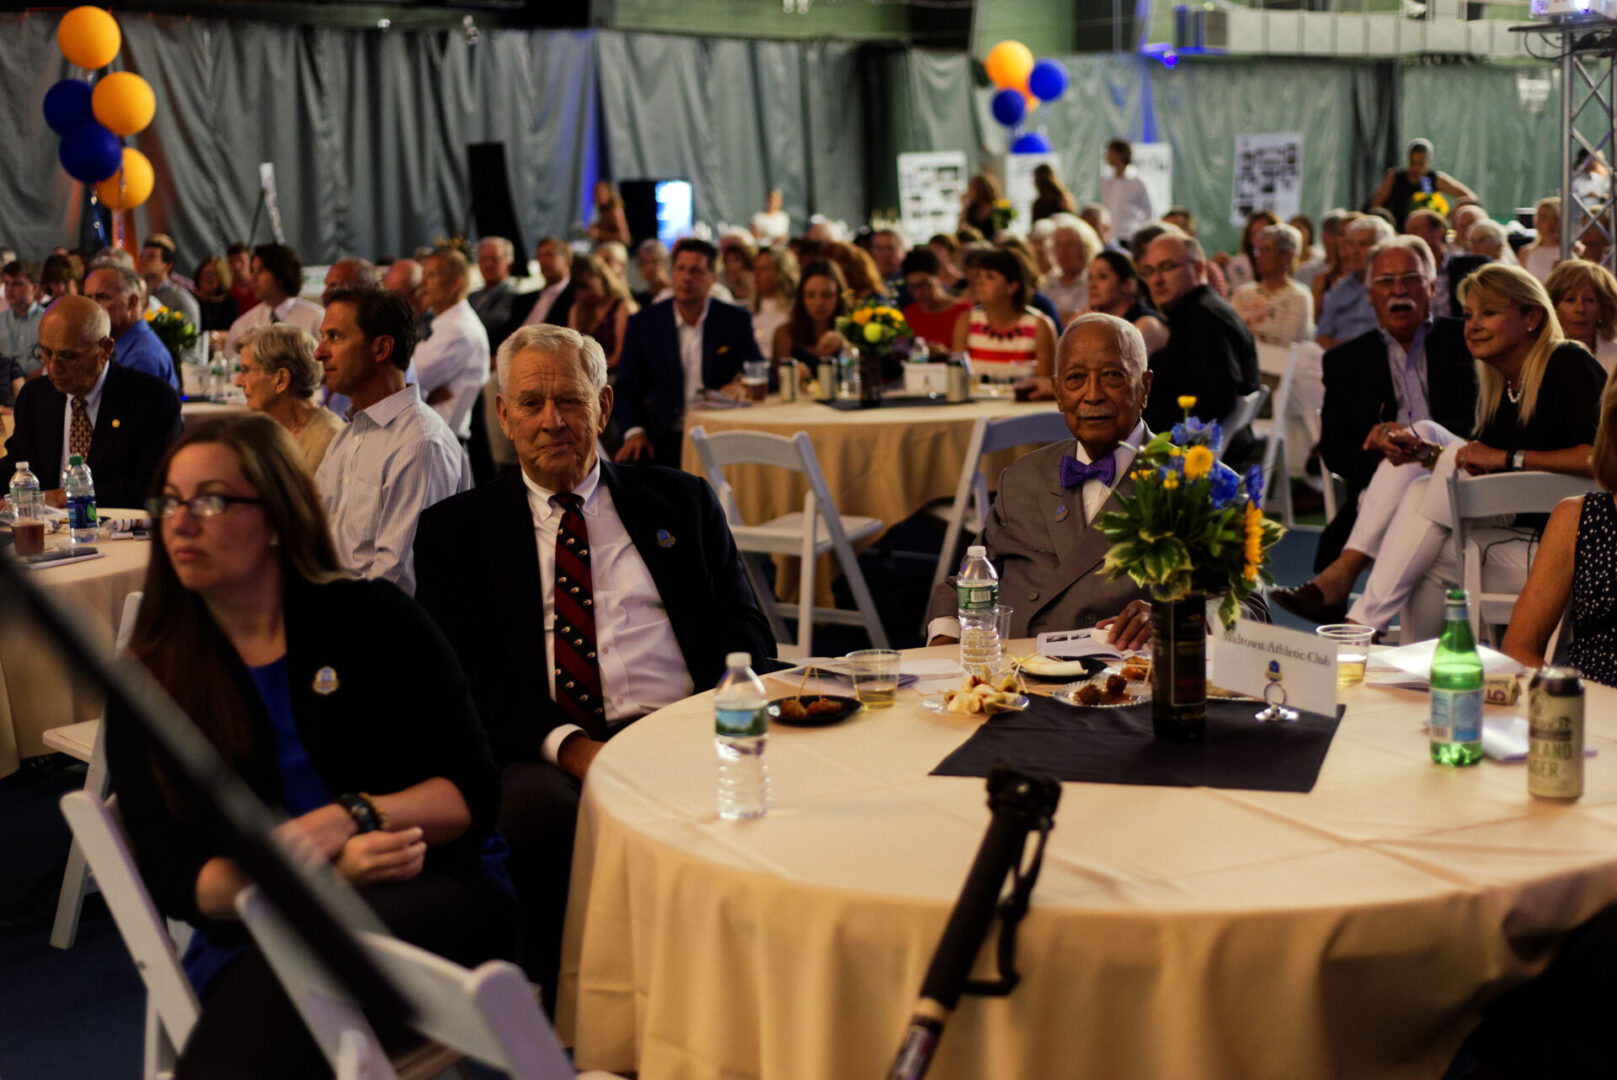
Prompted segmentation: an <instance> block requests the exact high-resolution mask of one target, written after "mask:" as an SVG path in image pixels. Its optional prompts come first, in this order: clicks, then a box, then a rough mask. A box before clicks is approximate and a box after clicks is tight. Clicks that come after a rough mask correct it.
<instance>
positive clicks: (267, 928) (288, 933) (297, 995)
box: [236, 888, 610, 1080]
mask: <svg viewBox="0 0 1617 1080" xmlns="http://www.w3.org/2000/svg"><path fill="white" fill-rule="evenodd" d="M236 910H237V911H239V912H240V913H241V917H242V921H243V922H244V923H245V924H246V926H247V929H248V932H249V933H251V934H252V935H253V940H254V941H256V942H257V943H258V947H259V949H260V950H261V951H262V952H263V953H264V957H265V959H267V960H268V961H269V963H270V966H271V967H272V968H273V969H274V971H275V974H276V977H277V978H279V979H280V980H281V985H282V987H283V988H284V989H285V990H286V992H287V994H288V995H289V996H290V997H291V998H292V1001H293V1003H294V1004H295V1005H296V1006H297V1008H298V1011H299V1013H300V1014H301V1015H302V1016H303V1018H304V1020H305V1022H306V1023H307V1024H308V1025H309V1030H310V1032H311V1033H312V1034H313V1035H314V1038H315V1041H316V1042H317V1043H319V1044H320V1048H321V1050H322V1051H323V1052H324V1053H325V1054H326V1057H327V1059H328V1060H329V1061H330V1062H331V1063H332V1066H333V1068H334V1069H337V1070H338V1076H339V1077H343V1076H344V1072H343V1071H342V1070H343V1069H348V1070H350V1071H349V1073H348V1074H347V1075H350V1076H364V1077H366V1078H367V1080H372V1078H383V1080H387V1078H391V1077H394V1076H399V1077H408V1076H432V1075H435V1074H436V1072H441V1071H442V1070H443V1069H444V1068H446V1067H447V1066H448V1065H449V1064H452V1062H450V1061H447V1060H443V1059H442V1055H440V1056H439V1060H435V1061H433V1062H432V1064H423V1065H415V1066H412V1067H410V1068H406V1066H405V1063H404V1060H403V1059H402V1058H401V1059H396V1060H395V1061H393V1062H389V1060H388V1058H387V1054H386V1052H385V1051H384V1050H383V1049H382V1046H381V1043H380V1042H379V1041H378V1040H377V1038H376V1033H375V1031H374V1029H373V1028H372V1027H371V1025H370V1023H369V1022H368V1021H367V1020H366V1019H365V1016H364V1014H363V1013H362V1012H360V1010H359V1008H358V1006H356V1005H355V1004H354V1002H353V999H352V998H350V997H349V996H348V994H347V992H346V991H345V990H344V989H343V988H342V987H341V986H340V985H338V984H337V982H336V981H335V980H334V979H332V978H331V977H330V975H328V974H327V972H326V970H325V968H324V967H323V966H322V965H321V964H320V963H319V961H318V960H317V959H316V958H315V957H314V956H313V955H312V954H311V953H310V952H309V950H308V946H307V945H306V944H305V943H304V941H303V940H302V938H300V937H298V936H297V934H296V933H294V932H293V930H292V928H291V926H290V925H289V924H288V923H287V922H286V921H285V920H284V919H283V918H282V917H281V915H280V913H279V912H278V911H276V909H275V908H274V906H273V905H271V904H270V903H269V901H268V900H266V899H265V898H264V896H263V895H262V894H261V893H260V892H259V891H258V889H256V888H250V889H246V890H243V892H242V893H241V895H240V896H238V897H237V898H236ZM355 936H356V938H357V940H358V941H359V943H360V946H361V947H362V948H363V949H364V950H365V953H366V955H367V956H369V957H370V959H371V961H372V962H373V963H375V964H376V966H377V967H378V968H380V969H381V970H382V972H383V974H385V975H387V976H388V977H389V978H390V979H391V980H392V981H393V984H394V985H395V986H396V987H397V988H398V990H399V992H400V993H401V994H402V995H403V996H404V998H405V1000H406V1001H408V1002H409V1003H410V1005H411V1006H412V1008H414V1010H415V1013H416V1017H415V1020H414V1022H413V1023H412V1025H411V1026H412V1027H413V1028H414V1029H415V1030H416V1031H417V1032H419V1033H420V1034H422V1035H424V1036H426V1037H427V1038H429V1039H432V1040H434V1042H436V1043H437V1044H439V1046H440V1047H441V1048H445V1049H447V1050H451V1051H453V1052H454V1053H455V1054H456V1055H462V1056H465V1057H471V1058H476V1059H477V1060H478V1061H481V1062H483V1063H484V1064H486V1065H489V1066H491V1067H493V1068H496V1069H500V1070H502V1071H504V1072H505V1073H507V1074H508V1075H510V1076H512V1077H514V1078H516V1080H573V1078H574V1076H575V1075H576V1074H575V1073H574V1071H573V1067H572V1065H571V1064H570V1063H569V1062H568V1060H567V1055H566V1054H565V1053H563V1052H562V1049H561V1046H560V1044H559V1043H557V1042H556V1034H555V1032H554V1031H553V1030H552V1029H551V1026H550V1023H549V1021H547V1020H546V1019H545V1016H544V1014H543V1013H542V1012H541V1011H540V1009H539V1004H538V1001H537V999H536V998H535V997H534V993H533V987H532V986H530V985H529V984H528V981H527V979H526V978H524V977H523V974H522V970H521V969H520V968H518V967H517V966H516V965H515V964H511V963H508V962H506V961H504V960H490V961H488V962H487V963H484V964H480V965H478V966H477V967H476V968H472V969H468V968H464V967H462V966H461V965H459V964H456V963H454V962H452V961H450V960H445V959H444V958H443V957H441V956H438V955H436V954H434V953H430V952H428V951H427V950H425V949H422V948H419V947H417V946H415V945H411V944H409V943H408V942H404V941H400V940H398V939H397V938H394V937H390V936H388V935H386V934H378V933H373V932H370V931H359V932H358V933H357V934H356V935H355ZM412 1056H414V1057H417V1058H419V1057H421V1055H420V1053H419V1052H413V1054H412ZM353 1070H358V1071H353ZM428 1070H431V1071H428ZM585 1075H586V1076H595V1077H604V1076H609V1075H610V1074H607V1073H590V1074H585Z"/></svg>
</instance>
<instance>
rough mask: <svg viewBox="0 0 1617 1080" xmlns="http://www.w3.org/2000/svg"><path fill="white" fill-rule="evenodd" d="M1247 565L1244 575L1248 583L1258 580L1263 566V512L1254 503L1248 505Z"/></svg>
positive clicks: (1246, 523)
mask: <svg viewBox="0 0 1617 1080" xmlns="http://www.w3.org/2000/svg"><path fill="white" fill-rule="evenodd" d="M1245 525H1246V551H1245V555H1246V565H1245V566H1244V567H1243V568H1242V571H1241V572H1242V574H1244V575H1245V577H1246V579H1247V581H1249V582H1255V581H1257V580H1258V567H1259V566H1262V565H1263V511H1262V510H1259V509H1258V508H1257V506H1255V505H1254V504H1252V503H1250V502H1249V503H1247V504H1246V522H1245Z"/></svg>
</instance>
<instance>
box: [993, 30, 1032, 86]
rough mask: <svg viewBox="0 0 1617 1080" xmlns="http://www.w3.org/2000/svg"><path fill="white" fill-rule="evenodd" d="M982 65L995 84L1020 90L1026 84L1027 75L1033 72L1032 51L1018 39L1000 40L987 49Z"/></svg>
mask: <svg viewBox="0 0 1617 1080" xmlns="http://www.w3.org/2000/svg"><path fill="white" fill-rule="evenodd" d="M983 66H984V67H986V68H987V69H988V78H989V80H990V81H991V82H992V83H993V84H994V85H995V86H998V87H1000V88H1002V89H1006V90H1020V89H1022V88H1023V87H1025V86H1027V77H1028V76H1029V75H1031V74H1033V53H1032V52H1031V51H1030V50H1029V49H1028V47H1027V46H1026V45H1023V44H1022V43H1021V42H1020V41H1002V42H1000V43H999V44H998V45H995V46H994V47H993V48H992V49H989V50H988V59H986V60H984V61H983Z"/></svg>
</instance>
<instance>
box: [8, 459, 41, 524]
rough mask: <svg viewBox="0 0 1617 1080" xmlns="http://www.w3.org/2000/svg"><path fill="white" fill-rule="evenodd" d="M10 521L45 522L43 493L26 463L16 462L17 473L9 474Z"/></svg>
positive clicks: (36, 478) (37, 478)
mask: <svg viewBox="0 0 1617 1080" xmlns="http://www.w3.org/2000/svg"><path fill="white" fill-rule="evenodd" d="M7 494H8V495H9V496H10V499H11V519H12V520H13V521H43V520H45V493H44V491H42V490H41V489H40V486H39V477H37V476H35V475H34V471H33V470H32V469H30V468H29V467H28V462H26V461H19V462H17V471H16V472H14V473H12V474H11V490H10V491H9V492H8V493H7Z"/></svg>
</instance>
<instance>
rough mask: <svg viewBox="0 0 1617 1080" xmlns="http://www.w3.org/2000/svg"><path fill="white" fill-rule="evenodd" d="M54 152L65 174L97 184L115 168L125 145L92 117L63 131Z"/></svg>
mask: <svg viewBox="0 0 1617 1080" xmlns="http://www.w3.org/2000/svg"><path fill="white" fill-rule="evenodd" d="M56 156H57V157H58V158H59V159H60V160H61V162H62V168H64V169H66V170H67V175H69V176H71V177H72V178H73V179H75V180H79V181H82V182H83V183H86V184H98V183H100V182H101V181H103V180H105V179H106V178H107V177H109V176H111V175H112V174H113V173H115V172H117V171H118V166H120V165H122V164H123V160H124V148H123V143H121V142H120V141H119V140H118V136H116V135H114V134H113V133H112V132H110V131H108V130H107V129H106V128H104V127H102V126H101V125H100V124H98V123H96V122H95V121H93V120H92V121H90V122H89V123H88V124H80V125H79V126H78V127H75V128H73V129H71V130H70V131H68V133H67V134H66V135H63V136H62V145H61V147H60V148H58V149H57V151H56Z"/></svg>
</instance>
